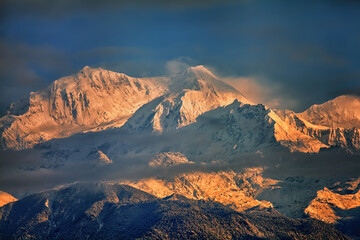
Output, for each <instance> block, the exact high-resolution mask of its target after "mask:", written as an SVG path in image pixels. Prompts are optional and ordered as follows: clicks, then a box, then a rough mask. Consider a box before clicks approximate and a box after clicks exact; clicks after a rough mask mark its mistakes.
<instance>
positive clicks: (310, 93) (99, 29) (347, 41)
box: [0, 0, 360, 115]
mask: <svg viewBox="0 0 360 240" xmlns="http://www.w3.org/2000/svg"><path fill="white" fill-rule="evenodd" d="M49 2H51V3H49ZM0 6H1V16H2V17H1V19H0V21H1V25H0V51H1V60H0V84H1V85H0V95H1V97H0V113H1V115H3V114H4V113H5V110H6V107H7V106H8V104H9V103H10V102H12V101H15V100H17V99H19V98H21V97H23V96H26V94H27V93H29V92H30V91H36V90H39V89H41V88H43V87H45V86H47V85H48V84H49V83H51V82H52V81H54V80H56V79H58V78H60V77H62V76H66V75H69V74H73V73H75V72H77V71H79V70H80V69H81V68H82V67H84V66H86V65H89V66H92V67H99V66H100V67H103V68H105V69H109V70H114V71H118V72H124V73H126V74H128V75H130V76H139V77H142V76H159V75H167V74H169V71H170V72H171V69H169V63H171V62H172V63H174V62H175V63H179V65H180V66H186V65H198V64H202V65H205V66H207V67H209V68H211V69H212V70H213V71H215V73H216V74H217V75H219V76H222V77H231V79H232V81H233V83H234V85H236V86H237V87H238V88H239V90H240V91H241V90H242V89H241V86H239V85H237V84H236V79H237V78H241V77H245V78H251V79H252V80H253V81H257V84H258V85H259V86H262V87H264V88H269V89H271V88H272V87H273V86H276V88H274V89H272V90H271V91H268V94H269V96H267V99H271V98H278V99H279V104H278V105H277V106H276V107H278V108H289V109H292V110H295V111H303V110H304V109H306V108H307V107H309V106H310V105H312V104H314V103H321V102H324V101H326V100H329V99H331V98H334V97H336V96H338V95H341V94H345V93H351V94H360V28H359V23H360V4H359V3H357V2H356V1H280V0H278V1H256V0H247V1H201V0H197V1H114V0H105V1H96V0H90V1H85V0H74V1H45V0H37V1H30V0H12V1H10V0H9V1H7V0H6V1H4V2H3V3H2V4H1V5H0ZM244 94H245V95H246V92H244Z"/></svg>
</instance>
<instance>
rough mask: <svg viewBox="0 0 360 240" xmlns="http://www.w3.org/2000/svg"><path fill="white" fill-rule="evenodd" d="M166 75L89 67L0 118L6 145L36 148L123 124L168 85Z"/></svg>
mask: <svg viewBox="0 0 360 240" xmlns="http://www.w3.org/2000/svg"><path fill="white" fill-rule="evenodd" d="M166 81H167V80H166V79H165V78H143V79H138V78H132V77H128V76H126V75H125V74H120V73H115V72H111V71H107V70H104V69H101V68H97V69H92V68H90V67H85V68H83V69H82V70H81V71H80V72H79V73H78V74H75V75H72V76H68V77H64V78H61V79H59V80H56V81H55V82H53V83H52V84H51V85H50V86H49V87H48V88H46V89H44V90H41V91H38V92H32V93H30V96H29V98H28V99H25V100H22V101H19V102H16V103H14V104H12V105H11V106H10V110H9V113H8V115H6V116H4V117H3V118H1V119H0V130H1V146H2V148H5V149H8V148H12V149H24V148H31V147H32V146H34V145H35V144H37V143H39V142H43V141H47V140H49V139H52V138H63V137H67V136H71V135H73V134H75V133H78V132H84V131H99V130H103V129H106V128H109V127H113V126H117V127H119V126H122V125H123V124H124V123H125V121H126V120H127V119H128V118H129V117H130V116H131V115H132V114H133V113H134V112H135V111H136V110H137V109H138V108H139V107H141V106H142V105H143V104H145V103H147V102H149V101H151V100H152V99H154V98H156V97H159V96H161V95H163V94H164V93H165V92H166V91H167V87H166V83H165V82H166Z"/></svg>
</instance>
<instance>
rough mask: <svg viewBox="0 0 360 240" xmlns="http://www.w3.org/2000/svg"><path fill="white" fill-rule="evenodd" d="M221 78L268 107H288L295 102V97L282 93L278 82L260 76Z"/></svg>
mask: <svg viewBox="0 0 360 240" xmlns="http://www.w3.org/2000/svg"><path fill="white" fill-rule="evenodd" d="M222 80H223V81H224V82H226V83H228V84H229V85H231V86H233V87H234V88H236V89H237V90H239V91H240V92H241V93H242V94H244V95H245V97H246V98H248V99H249V100H250V101H252V102H254V103H257V104H260V103H261V104H264V105H266V106H268V107H270V108H290V109H291V107H293V106H295V105H296V104H297V101H296V100H295V99H292V98H290V97H287V96H286V94H284V92H285V89H284V88H283V87H282V85H281V84H280V83H279V82H277V83H276V82H270V81H269V80H267V79H265V78H262V77H224V78H222Z"/></svg>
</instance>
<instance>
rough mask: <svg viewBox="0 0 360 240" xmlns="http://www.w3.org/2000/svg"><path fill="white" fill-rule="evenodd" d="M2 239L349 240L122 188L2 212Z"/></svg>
mask: <svg viewBox="0 0 360 240" xmlns="http://www.w3.org/2000/svg"><path fill="white" fill-rule="evenodd" d="M0 238H1V239H24V238H31V239H45V238H50V239H89V238H90V239H98V238H101V239H114V238H116V239H136V238H140V239H149V238H151V239H180V238H181V239H210V238H211V239H347V237H345V236H344V235H342V234H341V233H340V232H338V231H337V230H335V229H334V228H333V227H331V226H330V225H327V224H324V223H321V222H319V221H316V220H294V219H290V218H287V217H285V216H282V215H280V214H279V213H278V212H276V211H275V210H255V209H254V210H250V211H248V212H246V213H239V212H236V211H234V210H231V209H230V208H227V207H225V206H223V205H221V204H218V203H211V202H205V201H195V200H189V199H187V198H184V197H181V196H180V197H177V196H176V195H173V196H170V197H168V198H165V199H159V198H156V197H155V196H153V195H150V194H147V193H145V192H142V191H140V190H137V189H135V188H132V187H129V186H126V185H109V184H75V185H72V186H69V187H66V188H63V189H60V190H53V191H48V192H43V193H39V194H34V195H31V196H28V197H25V198H24V199H22V200H19V201H18V202H15V203H9V204H7V205H5V206H4V207H2V208H0Z"/></svg>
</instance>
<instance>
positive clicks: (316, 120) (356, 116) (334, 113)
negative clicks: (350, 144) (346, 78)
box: [298, 95, 360, 128]
mask: <svg viewBox="0 0 360 240" xmlns="http://www.w3.org/2000/svg"><path fill="white" fill-rule="evenodd" d="M298 115H299V116H301V117H303V118H304V119H306V120H307V121H309V122H310V123H312V124H316V125H323V126H327V127H332V128H337V127H342V128H354V127H356V128H360V96H354V95H342V96H339V97H337V98H334V99H332V100H330V101H328V102H325V103H323V104H320V105H317V104H315V105H313V106H311V107H310V108H309V109H307V110H306V111H305V112H303V113H299V114H298Z"/></svg>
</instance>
